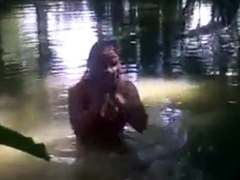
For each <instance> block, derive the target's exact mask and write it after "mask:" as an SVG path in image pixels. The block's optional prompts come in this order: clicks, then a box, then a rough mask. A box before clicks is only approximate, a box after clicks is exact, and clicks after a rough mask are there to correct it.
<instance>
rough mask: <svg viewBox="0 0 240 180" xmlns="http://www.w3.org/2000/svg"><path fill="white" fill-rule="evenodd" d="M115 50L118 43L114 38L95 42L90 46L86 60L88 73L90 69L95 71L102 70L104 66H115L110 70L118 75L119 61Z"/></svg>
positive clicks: (119, 70)
mask: <svg viewBox="0 0 240 180" xmlns="http://www.w3.org/2000/svg"><path fill="white" fill-rule="evenodd" d="M117 50H118V44H117V42H116V41H115V40H110V41H98V42H96V43H95V44H94V45H93V46H92V48H91V50H90V53H89V57H88V60H87V68H88V70H87V72H88V74H89V72H90V71H92V72H93V73H94V72H96V73H97V71H102V70H104V68H107V67H111V66H112V67H115V68H112V71H115V72H114V73H115V74H116V76H117V77H119V75H120V73H121V62H120V57H119V56H118V52H117ZM85 74H86V73H85Z"/></svg>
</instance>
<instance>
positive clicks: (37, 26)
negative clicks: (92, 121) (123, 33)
mask: <svg viewBox="0 0 240 180" xmlns="http://www.w3.org/2000/svg"><path fill="white" fill-rule="evenodd" d="M106 4H107V5H106V6H105V10H106V11H105V13H103V12H102V9H101V8H100V6H97V7H98V9H96V5H94V4H90V2H88V1H81V2H34V3H33V4H26V5H21V6H15V8H13V9H12V11H11V12H10V13H7V14H4V15H2V16H1V19H0V46H1V47H0V70H1V71H0V80H1V86H0V95H1V97H0V114H1V117H0V123H1V124H3V125H6V126H8V127H12V128H14V129H16V130H18V131H20V132H23V133H25V134H26V135H31V136H33V137H34V138H35V139H36V140H38V141H44V142H46V143H47V145H48V147H49V149H51V145H52V144H51V143H52V142H54V141H55V140H58V139H62V138H65V137H66V136H67V135H69V134H71V129H70V127H69V124H68V114H67V88H68V87H69V86H71V85H73V84H74V83H76V82H77V81H78V80H79V79H80V78H81V76H82V74H83V72H84V70H85V68H86V67H85V66H86V59H87V57H88V53H89V50H90V48H91V46H92V45H93V44H94V43H95V42H96V41H97V39H98V38H99V37H100V36H102V34H104V36H105V37H104V38H112V35H113V33H114V32H115V31H116V29H118V28H119V27H118V26H128V25H129V24H131V23H132V24H133V23H134V22H135V20H136V18H137V16H138V17H142V16H143V15H144V13H145V15H146V14H147V15H149V16H148V18H149V17H151V15H154V13H159V11H158V9H156V7H155V6H154V7H153V9H154V8H155V9H154V11H152V13H153V14H151V13H149V12H151V10H152V9H151V7H150V6H148V7H143V6H141V7H139V6H138V5H133V4H132V3H131V2H129V1H127V0H126V1H124V3H123V4H124V7H123V8H116V7H117V6H119V4H111V3H106ZM103 9H104V8H103ZM210 9H211V5H210V4H201V5H199V4H198V3H196V5H195V7H194V11H193V16H192V17H193V18H190V21H189V23H188V24H187V28H188V29H194V28H195V27H197V26H202V25H206V24H207V23H208V22H209V21H210V14H208V13H210ZM94 10H95V11H94ZM119 11H123V12H119ZM95 12H97V13H95ZM119 14H120V15H119ZM99 17H104V20H99ZM148 18H145V19H144V18H143V20H142V22H141V23H142V24H140V25H141V26H142V27H143V29H144V28H145V27H148V28H149V27H150V30H149V29H148V30H146V31H143V32H142V36H140V37H138V36H136V33H134V30H133V31H132V32H131V33H130V34H131V36H130V38H129V39H128V38H126V39H124V42H122V45H123V57H124V58H125V59H124V60H123V61H124V65H123V68H124V70H125V72H128V73H126V76H128V77H129V78H130V79H131V80H132V81H134V82H135V83H136V85H137V87H138V89H139V93H140V95H141V98H142V99H143V101H144V102H145V104H146V108H147V111H148V114H149V115H150V123H149V124H150V125H149V129H148V130H147V131H146V132H145V134H144V135H143V136H139V135H138V134H137V133H133V132H128V133H127V138H126V139H127V142H128V144H129V146H130V147H131V149H132V150H133V152H134V153H133V154H135V156H134V157H133V156H127V155H126V156H123V157H118V156H117V155H108V156H103V155H98V154H97V155H96V154H94V155H92V156H90V157H89V158H88V160H87V161H86V162H79V164H76V165H74V166H73V167H72V166H69V165H68V164H67V163H56V162H52V163H45V162H42V161H40V160H36V159H34V158H33V157H30V156H28V155H24V154H22V153H20V152H16V151H15V150H11V149H9V148H5V147H0V153H1V155H0V156H1V158H0V159H1V161H2V162H3V163H1V164H0V179H3V180H5V179H11V180H13V179H24V180H26V179H33V178H34V179H37V178H39V179H53V178H55V179H67V178H68V179H69V178H74V177H75V175H76V174H77V178H80V177H82V178H83V179H126V178H129V177H132V178H133V179H142V178H143V177H146V176H147V177H148V179H167V178H168V179H171V178H174V177H175V176H177V175H176V174H179V172H180V171H182V170H180V169H181V168H180V166H177V167H176V165H177V164H178V165H179V163H180V164H181V163H182V161H184V160H181V162H176V159H174V158H170V159H169V156H171V157H172V155H173V154H172V151H174V150H175V149H178V148H179V147H182V146H183V145H184V144H185V142H186V140H187V137H188V136H187V134H186V127H187V125H186V126H185V124H184V123H185V120H186V119H188V118H186V117H188V116H187V114H188V113H187V112H186V110H185V109H188V110H190V111H191V112H194V113H192V114H191V123H192V124H194V125H195V124H197V126H196V127H198V126H206V125H209V124H212V123H214V122H213V121H214V120H215V118H218V117H219V116H220V115H219V111H220V110H219V109H217V108H215V107H220V105H222V104H223V102H220V101H217V100H216V99H219V97H222V98H221V99H222V100H223V99H224V98H225V100H226V101H229V99H230V100H231V101H232V100H235V99H237V98H236V97H237V93H236V91H235V90H233V89H232V87H236V86H231V88H230V89H229V88H226V87H225V86H217V87H218V88H214V87H212V82H210V83H208V82H204V83H195V84H194V83H193V82H191V81H190V80H185V79H184V80H181V79H179V80H174V81H173V80H172V81H170V80H160V79H153V78H143V77H139V75H138V69H139V63H140V65H141V66H143V67H144V66H151V65H152V64H151V63H153V64H154V63H155V62H154V61H156V60H157V64H159V61H160V60H161V57H160V55H159V51H161V48H160V47H159V42H158V41H159V40H158V39H159V38H160V35H159V34H158V33H159V32H160V30H159V27H158V26H160V25H159V22H158V21H159V19H157V18H156V19H155V20H153V21H154V22H155V21H156V22H155V23H156V24H157V25H156V24H154V23H153V24H151V23H150V22H149V19H148ZM199 18H200V19H199ZM100 26H101V28H99V27H100ZM101 32H102V34H101ZM144 33H145V34H144ZM150 34H152V36H151V37H150V36H149V35H150ZM212 39H214V38H212V36H211V38H210V35H204V36H201V37H200V40H199V39H198V40H196V38H190V39H186V40H184V41H181V42H178V43H180V45H179V46H177V47H176V48H175V47H174V48H175V49H176V50H177V51H178V52H179V51H180V50H181V47H180V46H183V45H184V48H183V49H182V51H180V52H181V53H182V54H184V57H185V59H184V60H183V61H184V62H185V64H187V63H188V64H190V63H189V62H188V60H192V59H197V58H196V57H198V56H199V54H201V55H204V57H203V58H202V59H203V60H201V63H203V64H205V65H206V66H207V67H210V66H211V65H209V64H211V63H212V62H213V61H212V60H211V59H210V60H209V58H206V57H209V54H213V52H212V51H211V50H212V49H210V48H208V47H210V46H211V45H212V41H213V40H212ZM199 42H201V43H199ZM155 48H156V49H158V50H159V49H160V50H159V51H158V50H156V49H155ZM209 49H210V50H209ZM210 51H211V52H210ZM203 52H204V53H205V54H206V55H205V54H204V53H203ZM181 53H180V54H181ZM178 56H179V53H178V54H177V55H176V57H173V58H176V59H178V58H179V57H178ZM192 57H194V58H192ZM150 58H151V60H152V61H151V60H149V62H151V63H150V65H149V64H147V63H146V61H145V60H146V59H150ZM204 58H205V59H204ZM139 59H140V60H139ZM176 61H177V60H176ZM179 61H181V60H179ZM129 62H131V63H129ZM160 64H161V63H160ZM155 65H156V64H155ZM190 66H191V64H190ZM205 83H206V84H207V85H205ZM209 84H210V85H209ZM202 87H203V88H202ZM216 89H218V90H217V92H219V93H215V92H216ZM219 89H221V90H223V91H224V92H231V96H232V97H230V98H229V97H226V96H224V93H222V91H221V92H220V91H219ZM206 91H209V92H210V91H211V92H214V93H212V94H211V95H206V93H205V92H206ZM221 93H222V94H221ZM213 94H214V95H213ZM213 97H214V98H215V99H214V100H212V101H211V99H212V98H213ZM166 98H167V99H170V100H169V101H168V102H166V101H165V99H166ZM226 101H225V102H226ZM173 102H174V103H173ZM225 102H224V103H225ZM206 104H207V106H208V107H214V108H215V109H214V108H206ZM183 109H184V110H183ZM221 110H222V109H221ZM203 112H204V113H203ZM206 114H207V115H206ZM191 123H190V124H191ZM131 137H132V138H131ZM191 143H192V142H191ZM69 146H70V145H69ZM2 154H4V158H3V157H2ZM169 154H170V155H169ZM150 155H151V157H150ZM136 157H137V158H136ZM174 157H175V155H174ZM136 159H137V160H140V161H141V162H143V164H144V163H147V164H148V165H149V164H150V165H149V168H148V170H147V171H144V172H143V171H141V170H139V169H136V168H135V167H136ZM58 160H59V159H58ZM71 160H72V159H69V158H68V159H67V161H68V162H69V161H71ZM60 162H66V159H62V160H61V161H60ZM96 162H97V163H96ZM139 164H141V163H140V162H137V165H139ZM182 164H184V163H182ZM182 166H183V165H182ZM133 167H134V168H135V169H134V168H133ZM137 167H138V166H137ZM183 169H184V167H183ZM75 171H76V172H75ZM13 172H14V173H13ZM191 172H192V171H191ZM194 172H195V171H194ZM169 174H174V175H172V176H171V177H170V176H169ZM193 174H194V173H193ZM195 174H198V175H196V176H198V177H200V176H201V172H199V171H198V172H197V173H195ZM195 174H194V175H192V176H191V177H194V178H195V177H196V176H195ZM189 176H190V175H189ZM160 177H161V178H160ZM175 178H176V177H175ZM194 178H192V179H194ZM190 179H191V178H190Z"/></svg>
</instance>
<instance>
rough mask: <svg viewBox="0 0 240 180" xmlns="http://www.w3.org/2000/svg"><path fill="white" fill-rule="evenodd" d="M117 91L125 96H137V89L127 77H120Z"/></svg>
mask: <svg viewBox="0 0 240 180" xmlns="http://www.w3.org/2000/svg"><path fill="white" fill-rule="evenodd" d="M118 89H119V92H120V93H121V94H122V95H123V96H125V97H126V98H130V97H131V99H132V98H136V99H138V98H139V94H138V90H137V88H136V86H135V85H134V83H133V82H132V81H130V80H128V79H122V80H121V81H120V83H119V88H118Z"/></svg>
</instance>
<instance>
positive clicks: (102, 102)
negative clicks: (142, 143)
mask: <svg viewBox="0 0 240 180" xmlns="http://www.w3.org/2000/svg"><path fill="white" fill-rule="evenodd" d="M87 68H88V69H87V71H86V72H85V74H84V76H83V78H82V79H81V80H80V82H78V83H77V84H76V85H75V86H73V87H72V88H70V89H69V116H70V122H71V125H72V128H73V130H74V133H75V135H76V139H77V147H80V145H84V146H85V147H87V148H88V147H92V146H97V145H100V146H101V147H106V145H109V144H111V145H113V144H117V143H118V142H119V135H120V134H121V133H122V132H123V128H124V126H125V124H126V123H129V124H130V125H132V126H133V128H135V129H136V130H137V131H138V132H139V133H142V132H143V130H144V129H146V125H147V118H148V117H147V114H146V112H145V109H144V106H143V103H142V102H141V100H140V97H139V94H138V91H137V89H136V87H135V86H134V84H133V83H132V82H131V81H129V80H125V79H123V78H121V77H120V72H121V63H120V58H119V56H118V48H117V46H116V44H113V43H112V42H109V41H103V42H97V43H96V44H94V46H93V47H92V49H91V51H90V55H89V58H88V63H87Z"/></svg>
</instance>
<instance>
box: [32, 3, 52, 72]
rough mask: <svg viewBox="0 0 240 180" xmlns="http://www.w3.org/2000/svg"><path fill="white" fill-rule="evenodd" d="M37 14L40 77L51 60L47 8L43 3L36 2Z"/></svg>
mask: <svg viewBox="0 0 240 180" xmlns="http://www.w3.org/2000/svg"><path fill="white" fill-rule="evenodd" d="M35 7H36V14H37V32H38V33H37V35H38V51H39V58H38V63H39V73H40V76H44V74H45V73H46V72H47V70H48V65H49V60H50V59H51V51H50V49H49V46H50V44H49V36H48V20H47V11H46V10H47V9H46V8H47V6H46V4H45V3H44V2H40V1H39V2H36V3H35Z"/></svg>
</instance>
